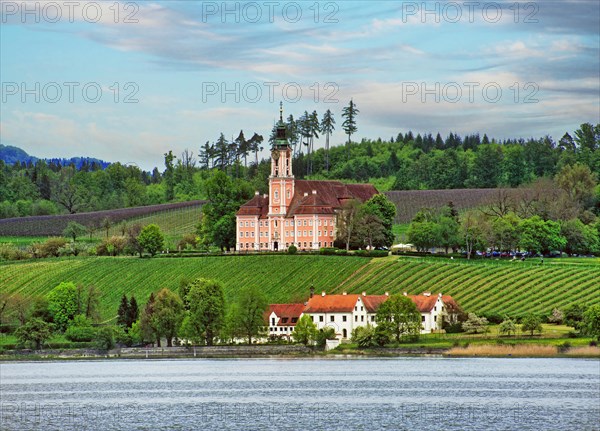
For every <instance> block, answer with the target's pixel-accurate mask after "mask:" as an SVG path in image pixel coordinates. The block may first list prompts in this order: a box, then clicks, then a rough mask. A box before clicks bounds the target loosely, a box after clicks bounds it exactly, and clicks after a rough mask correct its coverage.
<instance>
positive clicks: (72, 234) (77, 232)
mask: <svg viewBox="0 0 600 431" xmlns="http://www.w3.org/2000/svg"><path fill="white" fill-rule="evenodd" d="M86 233H87V228H86V227H85V226H83V225H81V224H79V223H77V222H74V221H70V222H69V223H68V224H67V227H66V228H65V229H64V230H63V236H66V237H68V238H72V239H73V241H76V240H77V237H80V236H83V235H85V234H86Z"/></svg>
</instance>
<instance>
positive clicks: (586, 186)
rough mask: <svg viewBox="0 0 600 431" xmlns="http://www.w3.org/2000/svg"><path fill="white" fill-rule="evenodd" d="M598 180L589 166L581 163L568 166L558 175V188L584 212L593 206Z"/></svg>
mask: <svg viewBox="0 0 600 431" xmlns="http://www.w3.org/2000/svg"><path fill="white" fill-rule="evenodd" d="M597 180H598V179H597V176H596V175H595V174H594V173H593V172H592V171H591V170H590V168H589V166H586V165H583V164H581V163H576V164H574V165H572V166H571V165H566V166H564V167H563V168H562V169H561V170H560V172H559V173H558V174H556V183H557V184H558V186H559V187H560V188H561V189H562V190H564V191H565V192H566V193H567V195H568V196H569V198H570V199H571V200H572V201H573V202H575V203H576V205H578V206H579V208H580V209H582V210H583V209H586V208H588V207H590V206H592V204H593V199H594V189H595V187H596V185H597Z"/></svg>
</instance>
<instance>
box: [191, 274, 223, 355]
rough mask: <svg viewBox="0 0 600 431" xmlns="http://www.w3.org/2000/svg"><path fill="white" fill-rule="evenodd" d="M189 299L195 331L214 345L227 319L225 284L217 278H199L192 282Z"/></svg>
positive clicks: (208, 343) (207, 342)
mask: <svg viewBox="0 0 600 431" xmlns="http://www.w3.org/2000/svg"><path fill="white" fill-rule="evenodd" d="M187 300H188V302H189V304H190V310H189V315H190V325H191V327H192V328H193V331H194V332H195V333H196V334H199V335H202V336H203V337H204V341H205V342H206V344H207V345H208V346H212V345H213V342H214V339H215V337H216V336H217V335H218V334H219V331H220V330H221V328H222V326H223V322H224V319H225V295H224V293H223V285H222V284H221V283H220V282H218V281H217V280H208V279H205V278H198V279H196V280H194V281H193V282H192V283H191V284H190V288H189V291H188V294H187Z"/></svg>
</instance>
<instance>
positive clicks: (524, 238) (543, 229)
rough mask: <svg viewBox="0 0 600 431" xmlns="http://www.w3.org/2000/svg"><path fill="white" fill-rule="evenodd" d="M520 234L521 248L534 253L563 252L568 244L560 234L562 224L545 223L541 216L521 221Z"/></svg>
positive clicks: (548, 221) (547, 221) (549, 221)
mask: <svg viewBox="0 0 600 431" xmlns="http://www.w3.org/2000/svg"><path fill="white" fill-rule="evenodd" d="M519 234H520V239H519V247H520V248H521V249H523V250H527V251H530V252H533V253H536V252H537V253H543V254H546V253H548V252H550V251H552V250H562V249H563V248H564V246H565V244H566V242H567V241H566V239H565V237H564V236H562V235H561V234H560V224H558V223H557V222H554V221H552V220H546V221H544V220H542V219H541V218H540V217H539V216H533V217H530V218H527V219H523V220H521V222H520V223H519Z"/></svg>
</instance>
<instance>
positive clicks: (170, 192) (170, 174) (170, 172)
mask: <svg viewBox="0 0 600 431" xmlns="http://www.w3.org/2000/svg"><path fill="white" fill-rule="evenodd" d="M176 158H177V157H176V156H174V155H173V151H171V150H169V152H168V153H165V173H164V175H163V176H164V180H165V199H166V200H167V202H170V201H172V200H173V199H174V198H175V166H174V164H173V161H174V160H175V159H176Z"/></svg>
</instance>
